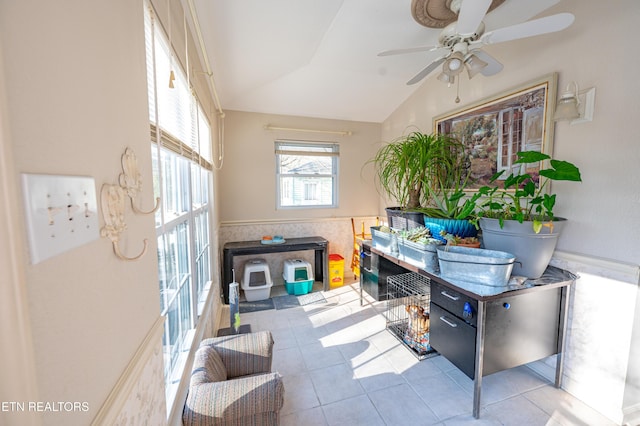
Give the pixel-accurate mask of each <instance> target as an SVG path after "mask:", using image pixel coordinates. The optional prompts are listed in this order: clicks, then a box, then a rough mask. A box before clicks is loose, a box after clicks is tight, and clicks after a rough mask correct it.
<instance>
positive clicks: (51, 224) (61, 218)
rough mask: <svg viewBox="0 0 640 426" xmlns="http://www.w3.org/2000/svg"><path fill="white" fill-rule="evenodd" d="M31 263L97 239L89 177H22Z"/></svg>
mask: <svg viewBox="0 0 640 426" xmlns="http://www.w3.org/2000/svg"><path fill="white" fill-rule="evenodd" d="M22 189H23V194H24V204H25V211H26V225H27V233H28V237H29V251H30V254H31V263H33V264H36V263H39V262H42V261H43V260H46V259H49V258H50V257H53V256H56V255H58V254H61V253H64V252H66V251H68V250H71V249H73V248H76V247H79V246H81V245H84V244H87V243H88V242H90V241H93V240H97V239H98V238H100V228H99V224H98V214H97V212H98V203H97V198H96V185H95V180H94V179H93V178H92V177H86V176H59V175H41V174H28V173H23V174H22Z"/></svg>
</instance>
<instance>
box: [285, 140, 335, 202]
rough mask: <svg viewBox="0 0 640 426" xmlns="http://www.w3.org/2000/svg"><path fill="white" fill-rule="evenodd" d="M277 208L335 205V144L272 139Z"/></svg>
mask: <svg viewBox="0 0 640 426" xmlns="http://www.w3.org/2000/svg"><path fill="white" fill-rule="evenodd" d="M275 152H276V178H277V207H278V208H310V207H337V206H338V158H339V154H340V149H339V145H338V144H337V143H331V142H300V141H276V143H275Z"/></svg>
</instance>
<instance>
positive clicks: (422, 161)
mask: <svg viewBox="0 0 640 426" xmlns="http://www.w3.org/2000/svg"><path fill="white" fill-rule="evenodd" d="M452 143H453V142H452V140H451V138H449V137H447V136H443V135H437V134H425V133H421V132H419V131H415V132H411V133H409V134H408V135H406V136H402V137H400V138H397V139H395V140H394V141H392V142H391V143H389V144H386V145H384V146H383V147H382V148H380V149H379V150H378V152H377V153H376V155H375V157H374V158H373V159H371V160H370V161H369V162H370V163H373V164H374V166H375V170H376V178H377V184H378V186H379V188H380V189H382V190H383V191H384V192H385V193H386V194H387V195H388V196H389V197H390V198H392V199H394V200H396V201H397V202H398V203H399V204H400V207H401V208H403V209H406V210H414V211H417V210H419V209H420V208H421V206H426V205H428V204H429V197H430V196H431V194H432V188H435V187H436V185H437V184H436V182H435V179H436V176H437V170H436V166H437V164H438V161H439V160H440V159H442V158H443V153H445V152H446V149H447V146H449V145H450V144H452ZM436 159H438V160H437V161H436Z"/></svg>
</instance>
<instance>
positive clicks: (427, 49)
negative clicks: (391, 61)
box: [378, 46, 442, 56]
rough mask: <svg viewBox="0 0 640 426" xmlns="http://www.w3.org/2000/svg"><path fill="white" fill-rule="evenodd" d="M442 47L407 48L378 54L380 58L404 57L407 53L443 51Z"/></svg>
mask: <svg viewBox="0 0 640 426" xmlns="http://www.w3.org/2000/svg"><path fill="white" fill-rule="evenodd" d="M441 48H442V46H418V47H406V48H404V49H391V50H385V51H384V52H380V53H378V56H391V55H404V54H405V53H415V52H432V51H434V50H438V49H441Z"/></svg>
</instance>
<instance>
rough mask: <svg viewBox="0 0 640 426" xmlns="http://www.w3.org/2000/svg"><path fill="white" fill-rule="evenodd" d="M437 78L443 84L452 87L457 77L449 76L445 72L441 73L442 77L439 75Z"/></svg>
mask: <svg viewBox="0 0 640 426" xmlns="http://www.w3.org/2000/svg"><path fill="white" fill-rule="evenodd" d="M437 78H438V80H440V81H441V82H443V83H447V84H449V86H451V85H452V84H453V83H455V81H456V76H455V75H449V74H446V73H444V72H441V73H440V75H438V77H437Z"/></svg>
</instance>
